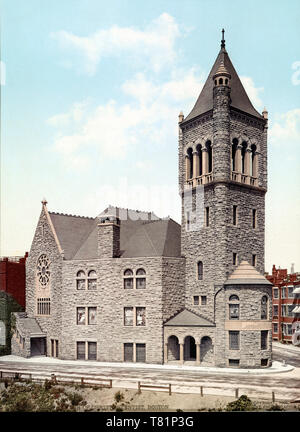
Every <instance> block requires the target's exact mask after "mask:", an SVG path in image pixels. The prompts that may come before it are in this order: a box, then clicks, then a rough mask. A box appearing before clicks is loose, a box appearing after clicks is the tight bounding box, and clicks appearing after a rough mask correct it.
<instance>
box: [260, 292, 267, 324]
mask: <svg viewBox="0 0 300 432" xmlns="http://www.w3.org/2000/svg"><path fill="white" fill-rule="evenodd" d="M260 311H261V314H260V315H261V316H260V317H261V319H268V297H267V296H266V295H264V296H262V298H261V308H260Z"/></svg>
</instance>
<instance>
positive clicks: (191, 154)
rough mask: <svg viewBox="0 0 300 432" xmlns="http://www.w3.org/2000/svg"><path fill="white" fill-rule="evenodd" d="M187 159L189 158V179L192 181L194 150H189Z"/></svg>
mask: <svg viewBox="0 0 300 432" xmlns="http://www.w3.org/2000/svg"><path fill="white" fill-rule="evenodd" d="M187 157H188V162H189V163H188V167H187V178H188V179H192V178H193V174H194V172H193V149H192V148H189V149H188V151H187Z"/></svg>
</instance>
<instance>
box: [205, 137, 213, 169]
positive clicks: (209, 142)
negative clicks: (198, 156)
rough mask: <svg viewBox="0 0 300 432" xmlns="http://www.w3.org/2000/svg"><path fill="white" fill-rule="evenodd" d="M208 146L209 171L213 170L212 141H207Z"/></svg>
mask: <svg viewBox="0 0 300 432" xmlns="http://www.w3.org/2000/svg"><path fill="white" fill-rule="evenodd" d="M206 148H207V162H208V172H209V173H210V172H212V147H211V141H207V143H206Z"/></svg>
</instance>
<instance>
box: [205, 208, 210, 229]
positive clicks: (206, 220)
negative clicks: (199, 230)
mask: <svg viewBox="0 0 300 432" xmlns="http://www.w3.org/2000/svg"><path fill="white" fill-rule="evenodd" d="M205 225H206V226H207V227H208V226H209V207H205Z"/></svg>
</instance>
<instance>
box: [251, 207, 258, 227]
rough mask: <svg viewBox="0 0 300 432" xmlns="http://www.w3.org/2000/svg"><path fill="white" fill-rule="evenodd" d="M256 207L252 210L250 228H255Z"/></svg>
mask: <svg viewBox="0 0 300 432" xmlns="http://www.w3.org/2000/svg"><path fill="white" fill-rule="evenodd" d="M256 215H257V214H256V209H253V210H252V228H256Z"/></svg>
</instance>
